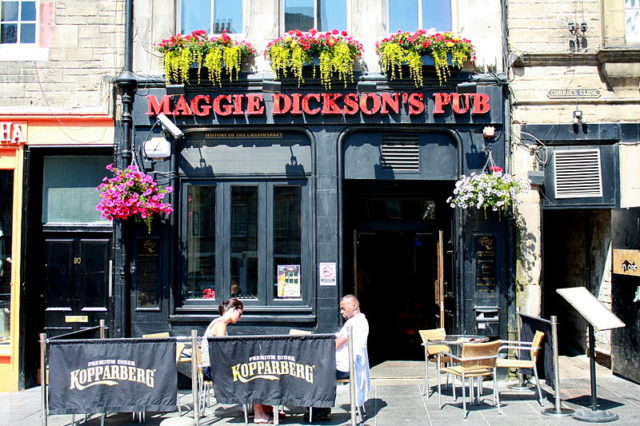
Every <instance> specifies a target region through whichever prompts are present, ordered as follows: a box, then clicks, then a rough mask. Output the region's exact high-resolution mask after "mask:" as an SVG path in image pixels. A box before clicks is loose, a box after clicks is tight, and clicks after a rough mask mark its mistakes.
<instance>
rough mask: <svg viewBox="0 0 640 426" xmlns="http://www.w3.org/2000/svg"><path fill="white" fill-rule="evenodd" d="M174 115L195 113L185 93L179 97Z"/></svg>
mask: <svg viewBox="0 0 640 426" xmlns="http://www.w3.org/2000/svg"><path fill="white" fill-rule="evenodd" d="M173 115H193V112H192V111H191V108H189V103H188V102H187V100H186V99H185V98H184V95H180V96H179V97H178V102H177V103H176V107H175V108H174V109H173Z"/></svg>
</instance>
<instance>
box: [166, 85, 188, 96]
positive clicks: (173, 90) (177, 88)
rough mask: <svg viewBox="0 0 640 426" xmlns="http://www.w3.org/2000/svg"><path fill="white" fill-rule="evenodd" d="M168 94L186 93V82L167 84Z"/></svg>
mask: <svg viewBox="0 0 640 426" xmlns="http://www.w3.org/2000/svg"><path fill="white" fill-rule="evenodd" d="M166 89H167V95H184V93H185V91H184V84H167V86H166Z"/></svg>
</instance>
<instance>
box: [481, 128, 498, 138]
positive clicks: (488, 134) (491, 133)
mask: <svg viewBox="0 0 640 426" xmlns="http://www.w3.org/2000/svg"><path fill="white" fill-rule="evenodd" d="M482 136H484V138H485V139H493V138H495V137H496V128H495V127H494V126H484V128H483V129H482Z"/></svg>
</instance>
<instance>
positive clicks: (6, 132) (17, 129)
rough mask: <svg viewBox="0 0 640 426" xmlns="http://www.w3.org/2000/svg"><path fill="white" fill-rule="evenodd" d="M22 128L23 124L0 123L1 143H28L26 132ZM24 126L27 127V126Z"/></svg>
mask: <svg viewBox="0 0 640 426" xmlns="http://www.w3.org/2000/svg"><path fill="white" fill-rule="evenodd" d="M22 126H23V124H22V123H12V122H2V123H0V143H15V144H18V143H26V142H27V140H26V139H25V134H26V131H25V129H23V128H22ZM24 126H25V127H26V124H25V125H24Z"/></svg>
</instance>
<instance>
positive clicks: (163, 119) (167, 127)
mask: <svg viewBox="0 0 640 426" xmlns="http://www.w3.org/2000/svg"><path fill="white" fill-rule="evenodd" d="M156 118H157V119H158V121H160V125H161V126H162V128H163V129H164V131H165V132H168V133H170V134H171V136H173V137H174V139H176V140H177V139H180V138H181V137H183V136H184V133H182V130H180V129H179V128H178V126H176V125H175V124H174V123H173V121H171V120H169V117H167V116H166V115H164V114H163V113H160V114H158V115H157V116H156Z"/></svg>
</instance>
